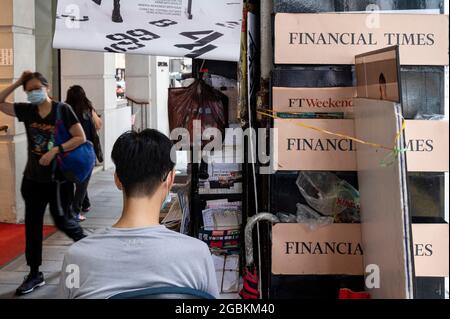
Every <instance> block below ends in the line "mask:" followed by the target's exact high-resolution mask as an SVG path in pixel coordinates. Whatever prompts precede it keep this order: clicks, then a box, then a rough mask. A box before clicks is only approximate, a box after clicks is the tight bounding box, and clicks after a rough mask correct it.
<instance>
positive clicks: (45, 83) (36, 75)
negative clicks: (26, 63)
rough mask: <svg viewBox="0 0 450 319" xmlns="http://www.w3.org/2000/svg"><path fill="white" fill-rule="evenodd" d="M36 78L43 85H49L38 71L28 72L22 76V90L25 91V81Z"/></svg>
mask: <svg viewBox="0 0 450 319" xmlns="http://www.w3.org/2000/svg"><path fill="white" fill-rule="evenodd" d="M34 79H37V80H39V81H40V82H41V83H42V85H43V86H45V87H47V88H48V87H49V84H48V81H47V79H46V78H45V77H44V76H43V75H42V74H41V73H39V72H33V73H29V74H27V75H26V76H25V77H24V78H23V82H22V86H23V89H24V91H26V87H27V83H28V82H30V81H31V80H34Z"/></svg>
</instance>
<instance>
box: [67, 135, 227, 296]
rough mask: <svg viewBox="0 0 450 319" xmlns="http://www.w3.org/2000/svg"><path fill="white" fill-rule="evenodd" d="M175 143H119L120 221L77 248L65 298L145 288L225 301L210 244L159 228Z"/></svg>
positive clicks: (153, 139)
mask: <svg viewBox="0 0 450 319" xmlns="http://www.w3.org/2000/svg"><path fill="white" fill-rule="evenodd" d="M171 147H172V143H171V142H170V140H169V139H168V138H167V137H166V136H164V135H163V134H161V133H159V132H157V131H155V130H145V131H143V132H141V133H136V132H129V133H125V134H124V135H122V136H121V137H120V138H119V139H118V140H117V142H116V144H115V145H114V149H113V152H112V159H113V161H114V163H115V165H116V174H115V182H116V185H117V186H118V188H119V189H120V190H122V191H123V192H124V208H123V212H122V216H121V218H120V219H119V221H118V222H117V223H116V224H115V225H114V226H113V227H111V228H107V229H105V230H102V231H100V232H97V233H95V234H93V235H91V236H88V237H87V238H85V239H83V240H81V241H79V242H78V243H76V244H74V245H73V246H72V247H71V248H70V249H69V251H68V252H67V254H66V256H65V258H64V263H63V268H62V271H61V280H60V297H61V298H98V299H100V298H102V299H103V298H109V297H111V296H113V295H116V294H118V293H121V292H124V291H129V290H137V289H143V288H159V287H186V288H193V289H196V290H200V291H203V292H206V293H209V294H210V295H212V296H213V297H216V298H218V297H219V291H218V288H217V280H216V275H215V269H214V264H213V261H212V257H211V254H210V252H209V249H208V246H207V245H206V244H204V243H203V242H201V241H199V240H198V239H195V238H192V237H188V236H185V235H182V234H179V233H176V232H173V231H170V230H168V229H166V228H165V227H164V226H161V225H159V211H160V208H161V205H162V203H163V202H164V201H165V198H166V196H167V194H168V192H169V191H170V188H171V187H172V185H173V181H174V178H175V172H174V163H173V161H172V160H171V158H170V153H171Z"/></svg>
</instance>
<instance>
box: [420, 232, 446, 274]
mask: <svg viewBox="0 0 450 319" xmlns="http://www.w3.org/2000/svg"><path fill="white" fill-rule="evenodd" d="M412 230H413V239H414V266H415V275H416V277H448V272H449V269H448V268H449V263H448V257H449V256H448V249H449V240H448V235H449V234H448V224H442V225H436V224H413V225H412Z"/></svg>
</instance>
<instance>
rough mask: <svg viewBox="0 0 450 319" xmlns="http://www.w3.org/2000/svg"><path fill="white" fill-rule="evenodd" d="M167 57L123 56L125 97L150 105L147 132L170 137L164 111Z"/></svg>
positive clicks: (166, 97) (166, 87)
mask: <svg viewBox="0 0 450 319" xmlns="http://www.w3.org/2000/svg"><path fill="white" fill-rule="evenodd" d="M169 60H170V59H169V58H168V57H152V56H146V55H131V54H127V55H126V75H125V77H126V94H127V96H128V97H130V98H132V99H133V100H135V101H145V102H149V105H150V110H149V112H148V113H147V115H148V116H147V123H148V127H149V128H153V129H157V130H159V131H161V132H162V133H164V134H166V135H169V115H168V109H167V99H168V88H169V85H170V74H169Z"/></svg>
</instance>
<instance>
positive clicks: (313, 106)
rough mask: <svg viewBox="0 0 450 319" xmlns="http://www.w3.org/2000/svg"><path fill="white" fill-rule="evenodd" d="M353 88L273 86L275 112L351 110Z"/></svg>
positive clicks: (353, 94)
mask: <svg viewBox="0 0 450 319" xmlns="http://www.w3.org/2000/svg"><path fill="white" fill-rule="evenodd" d="M354 97H355V88H353V87H340V88H283V87H274V88H273V110H274V111H276V112H314V113H326V112H353V98H354Z"/></svg>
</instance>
